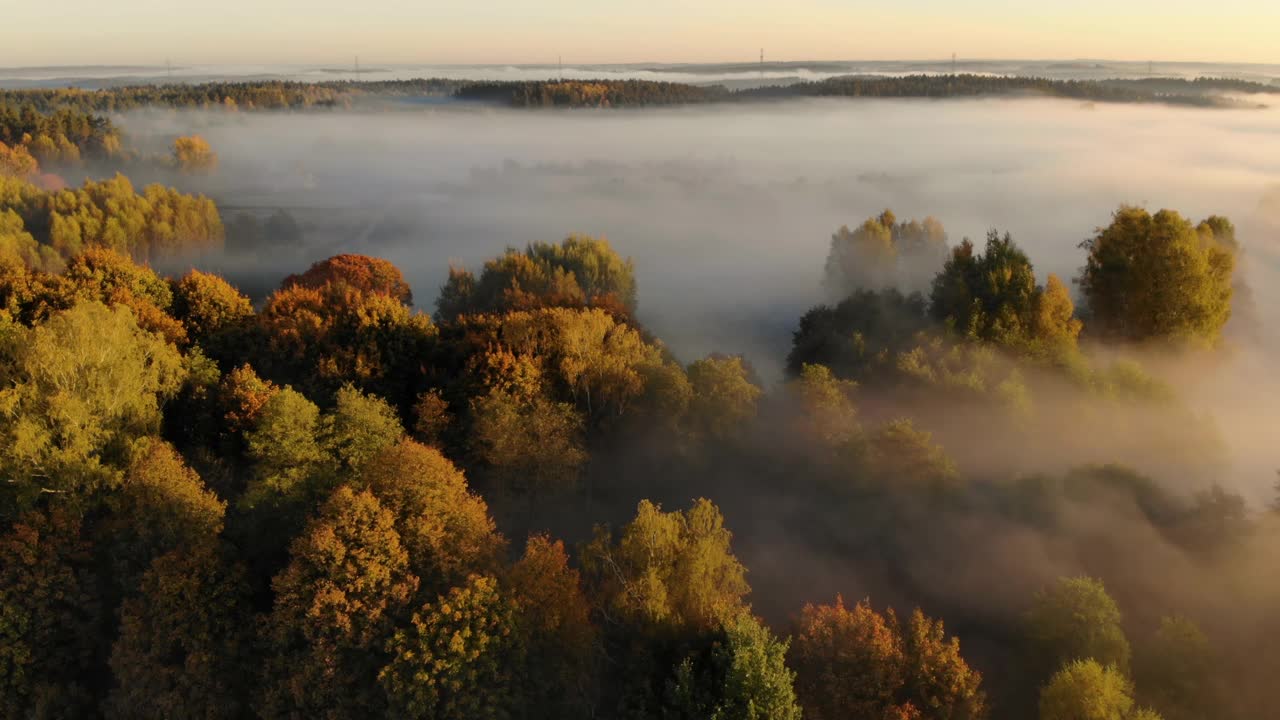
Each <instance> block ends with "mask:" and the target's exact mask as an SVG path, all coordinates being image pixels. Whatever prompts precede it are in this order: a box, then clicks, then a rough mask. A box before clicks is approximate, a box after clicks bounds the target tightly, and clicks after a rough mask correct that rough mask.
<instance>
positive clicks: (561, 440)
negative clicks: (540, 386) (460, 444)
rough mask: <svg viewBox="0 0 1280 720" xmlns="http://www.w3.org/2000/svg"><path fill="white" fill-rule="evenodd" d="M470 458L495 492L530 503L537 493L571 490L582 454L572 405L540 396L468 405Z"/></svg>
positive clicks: (496, 393)
mask: <svg viewBox="0 0 1280 720" xmlns="http://www.w3.org/2000/svg"><path fill="white" fill-rule="evenodd" d="M471 416H472V424H471V435H470V439H469V440H468V444H469V446H470V449H471V453H472V455H473V456H474V457H475V458H476V459H477V460H478V461H480V463H482V466H483V467H486V468H488V471H489V474H490V476H491V477H492V478H493V479H494V480H495V481H496V484H497V487H500V488H502V489H504V490H506V491H509V492H515V493H523V494H525V495H527V496H528V497H529V498H530V502H533V501H534V499H535V498H536V497H537V496H538V495H540V494H543V493H546V492H548V491H554V490H557V489H563V488H569V487H573V485H574V484H575V483H576V482H577V479H578V475H579V473H580V472H581V469H582V466H583V465H584V464H586V461H587V452H586V449H585V447H584V445H583V438H582V435H583V426H582V419H581V418H580V417H579V416H578V413H577V411H576V410H575V409H574V407H573V405H570V404H569V403H562V402H556V401H554V400H551V399H549V398H547V397H546V396H544V395H542V394H535V395H532V396H527V397H526V396H520V395H516V394H514V393H511V392H504V391H501V390H493V391H490V392H489V393H488V394H487V395H484V396H483V397H480V398H477V399H475V400H473V401H472V403H471Z"/></svg>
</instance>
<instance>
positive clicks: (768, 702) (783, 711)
mask: <svg viewBox="0 0 1280 720" xmlns="http://www.w3.org/2000/svg"><path fill="white" fill-rule="evenodd" d="M704 654H707V655H709V657H707V658H705V659H704V658H703V657H700V656H701V655H704ZM786 654H787V642H786V641H780V640H778V639H777V638H775V637H774V636H773V633H771V632H769V629H768V628H767V627H765V626H764V625H763V624H762V623H761V622H760V621H759V620H757V619H756V618H754V617H752V616H751V615H750V614H749V613H746V612H741V613H738V615H737V617H735V618H732V619H729V620H727V621H726V623H725V626H724V628H723V629H722V630H721V631H720V632H718V633H717V634H716V639H715V641H714V642H713V644H712V646H711V650H710V652H709V653H699V654H696V655H691V656H688V657H686V658H684V659H683V660H682V661H681V662H680V664H679V665H677V666H676V671H675V677H674V678H673V680H672V681H671V682H670V683H669V687H668V691H667V694H668V695H669V696H670V701H669V704H670V705H671V706H672V707H670V708H668V709H667V711H666V712H665V713H664V717H679V718H689V720H695V719H699V718H711V719H712V720H730V718H733V719H734V720H738V719H741V720H799V718H800V716H801V714H800V706H799V705H798V704H797V703H796V696H795V690H794V689H793V687H792V683H793V682H794V680H795V674H794V673H792V672H791V671H790V670H788V669H787V666H786Z"/></svg>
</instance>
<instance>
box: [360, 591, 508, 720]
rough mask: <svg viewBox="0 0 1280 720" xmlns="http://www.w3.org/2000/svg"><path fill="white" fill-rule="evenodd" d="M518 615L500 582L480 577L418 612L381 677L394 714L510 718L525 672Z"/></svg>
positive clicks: (397, 639) (392, 646) (394, 642)
mask: <svg viewBox="0 0 1280 720" xmlns="http://www.w3.org/2000/svg"><path fill="white" fill-rule="evenodd" d="M515 612H516V611H515V607H514V605H513V604H512V602H511V600H510V598H509V597H507V596H506V595H505V594H504V592H503V591H502V589H501V588H500V587H499V586H498V582H497V580H495V579H494V578H492V577H485V576H482V575H473V576H472V577H471V578H469V579H468V580H467V581H466V583H465V584H463V585H461V586H459V587H456V588H454V589H453V590H450V591H449V592H448V593H447V594H445V595H441V596H440V597H439V598H438V599H437V600H436V601H435V602H432V603H428V604H426V605H424V606H423V607H422V608H421V609H420V610H418V611H417V612H415V613H414V614H413V617H412V619H411V620H410V622H409V625H408V626H407V627H406V628H405V629H403V630H400V631H398V632H396V634H395V636H394V637H392V638H391V640H390V642H389V643H388V644H387V649H388V652H389V653H390V655H391V658H390V662H388V664H387V665H386V667H385V668H384V669H383V670H382V672H381V673H380V674H379V681H380V682H381V684H382V687H383V688H384V689H385V690H386V695H387V704H388V708H389V711H390V713H391V716H393V717H400V718H423V719H426V718H503V717H509V716H510V715H511V714H512V712H513V710H514V709H515V702H516V701H517V698H518V696H517V695H516V690H517V688H518V685H517V682H516V678H515V674H516V673H517V672H519V671H521V670H522V669H523V666H524V657H523V647H522V646H521V645H520V638H519V635H518V633H517V632H516V614H515Z"/></svg>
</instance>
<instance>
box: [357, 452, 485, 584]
mask: <svg viewBox="0 0 1280 720" xmlns="http://www.w3.org/2000/svg"><path fill="white" fill-rule="evenodd" d="M358 484H359V485H360V486H361V487H365V488H367V489H368V490H369V491H370V492H372V493H373V494H374V496H375V497H377V498H378V501H379V502H380V503H381V504H382V506H383V507H385V508H387V509H388V510H389V511H390V512H391V513H392V515H393V516H394V517H395V524H396V531H397V533H398V534H399V536H400V541H401V544H402V545H403V546H404V549H405V552H406V553H407V555H408V558H409V567H410V568H411V569H412V570H413V573H414V574H415V575H417V576H418V577H419V578H420V579H421V581H422V583H421V587H422V589H423V591H424V592H433V593H434V592H443V591H444V590H445V589H446V588H448V587H450V586H453V585H455V584H458V583H461V582H462V581H463V580H465V579H466V577H467V576H468V575H470V574H472V573H484V572H488V571H492V570H494V569H495V568H496V565H497V563H498V559H499V556H500V555H501V551H502V549H503V545H504V543H503V539H502V536H501V535H499V534H498V532H497V529H496V528H495V526H494V523H493V519H492V518H491V517H489V509H488V507H487V506H486V505H485V502H484V500H483V499H481V498H480V497H478V496H477V495H474V494H472V493H471V491H470V490H469V489H468V487H467V481H466V478H464V477H463V475H462V473H461V472H460V471H459V470H458V469H457V468H456V467H454V465H453V463H451V462H449V460H448V459H447V458H445V457H444V456H443V455H441V454H440V452H439V451H438V450H435V449H434V448H429V447H425V446H423V445H419V444H418V443H416V442H414V441H412V440H407V439H405V440H401V441H399V442H398V443H396V444H394V445H392V446H389V447H387V448H385V449H383V450H382V451H381V452H380V453H378V454H377V455H375V456H373V457H372V458H370V459H369V461H368V462H366V463H364V464H363V465H362V469H361V472H360V475H359V480H358Z"/></svg>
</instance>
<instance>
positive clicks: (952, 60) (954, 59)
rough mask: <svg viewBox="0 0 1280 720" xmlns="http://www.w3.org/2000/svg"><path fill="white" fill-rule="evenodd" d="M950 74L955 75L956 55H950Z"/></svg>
mask: <svg viewBox="0 0 1280 720" xmlns="http://www.w3.org/2000/svg"><path fill="white" fill-rule="evenodd" d="M951 74H952V75H955V74H956V54H955V53H951Z"/></svg>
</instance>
